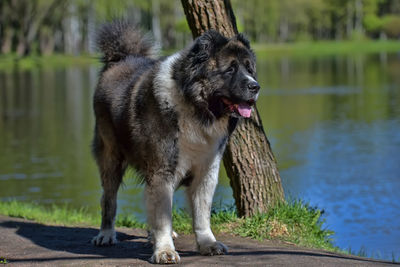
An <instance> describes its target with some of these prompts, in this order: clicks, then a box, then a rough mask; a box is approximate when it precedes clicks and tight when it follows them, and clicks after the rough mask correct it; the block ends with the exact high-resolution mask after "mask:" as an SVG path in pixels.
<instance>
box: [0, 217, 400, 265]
mask: <svg viewBox="0 0 400 267" xmlns="http://www.w3.org/2000/svg"><path fill="white" fill-rule="evenodd" d="M117 231H118V234H117V237H118V239H119V240H120V242H119V243H118V244H117V245H115V246H112V247H95V246H93V245H91V244H90V240H91V238H92V237H93V236H94V235H96V234H97V232H98V229H95V228H85V227H65V226H54V225H43V224H37V223H34V222H31V221H27V220H23V219H16V218H10V217H6V216H0V258H5V259H7V261H8V262H9V263H8V264H6V266H148V265H151V264H150V263H149V262H148V259H149V257H150V256H151V252H152V249H151V246H150V245H149V244H148V243H147V239H146V236H147V234H146V231H144V230H141V229H128V228H118V229H117ZM217 238H218V239H219V240H220V241H222V242H224V243H225V244H226V245H227V246H228V247H229V253H228V254H227V255H221V256H211V257H207V256H201V255H199V254H198V253H197V252H196V250H195V243H194V237H193V235H181V236H179V237H178V239H177V240H175V245H176V248H177V251H178V252H179V254H180V256H181V264H180V265H184V266H390V265H392V266H399V265H398V264H393V263H390V262H382V261H375V260H370V259H364V258H359V257H350V256H346V255H341V254H335V253H331V252H325V251H321V250H311V249H304V248H299V247H297V246H294V245H290V244H285V243H281V242H275V241H263V242H258V241H255V240H252V239H249V238H241V237H236V236H231V235H220V236H218V237H217Z"/></svg>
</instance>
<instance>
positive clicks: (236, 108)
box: [222, 97, 255, 118]
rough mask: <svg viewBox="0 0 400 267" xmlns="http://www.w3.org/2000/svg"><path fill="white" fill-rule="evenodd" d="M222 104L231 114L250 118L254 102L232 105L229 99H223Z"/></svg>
mask: <svg viewBox="0 0 400 267" xmlns="http://www.w3.org/2000/svg"><path fill="white" fill-rule="evenodd" d="M222 102H223V103H224V104H225V105H226V106H227V107H228V108H229V110H230V111H231V112H236V113H237V114H239V115H240V116H242V117H245V118H250V116H251V111H252V106H253V105H254V102H255V101H254V100H251V101H247V102H240V103H233V102H232V101H230V100H229V99H227V98H225V97H223V98H222Z"/></svg>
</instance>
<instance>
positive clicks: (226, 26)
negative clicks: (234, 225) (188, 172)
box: [182, 0, 284, 216]
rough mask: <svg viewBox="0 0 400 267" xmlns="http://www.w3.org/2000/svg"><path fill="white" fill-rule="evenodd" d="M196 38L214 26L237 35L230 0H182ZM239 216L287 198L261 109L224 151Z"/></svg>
mask: <svg viewBox="0 0 400 267" xmlns="http://www.w3.org/2000/svg"><path fill="white" fill-rule="evenodd" d="M182 5H183V8H184V11H185V14H186V18H187V21H188V24H189V27H190V29H191V30H192V33H193V37H197V36H199V35H200V34H201V33H203V32H204V31H206V30H209V29H215V30H217V31H219V32H221V33H222V34H223V35H225V36H227V37H232V36H234V35H235V34H237V27H236V20H235V17H234V14H233V11H232V7H231V4H230V1H229V0H224V1H222V0H221V1H214V0H182ZM223 161H224V165H225V169H226V171H227V174H228V176H229V178H230V183H231V186H232V189H233V195H234V198H235V202H236V207H237V210H238V214H239V216H251V215H254V214H255V213H257V212H266V211H267V210H268V208H269V207H270V206H271V205H273V204H275V203H277V202H278V201H282V200H283V199H284V196H283V189H282V184H281V178H280V176H279V171H278V169H277V165H276V160H275V157H274V155H273V153H272V151H271V147H270V144H269V141H268V139H267V137H266V135H265V133H264V129H263V126H262V123H261V119H260V117H259V115H258V112H257V110H256V112H253V113H252V116H251V118H250V119H246V120H241V123H239V125H238V127H237V129H236V130H235V132H234V133H233V135H232V136H231V138H230V140H229V142H228V145H227V149H226V151H225V154H224V159H223Z"/></svg>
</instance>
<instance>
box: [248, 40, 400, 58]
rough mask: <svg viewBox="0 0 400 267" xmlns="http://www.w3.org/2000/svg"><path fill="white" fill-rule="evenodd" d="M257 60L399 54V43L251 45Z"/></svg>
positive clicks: (363, 41) (324, 42) (347, 42)
mask: <svg viewBox="0 0 400 267" xmlns="http://www.w3.org/2000/svg"><path fill="white" fill-rule="evenodd" d="M252 47H253V48H254V50H255V52H256V54H257V56H258V58H265V57H282V56H289V57H290V56H295V57H310V56H324V55H339V54H353V53H355V54H363V53H378V52H399V51H400V41H391V40H388V41H375V40H360V41H318V42H299V43H280V44H260V43H258V44H253V45H252Z"/></svg>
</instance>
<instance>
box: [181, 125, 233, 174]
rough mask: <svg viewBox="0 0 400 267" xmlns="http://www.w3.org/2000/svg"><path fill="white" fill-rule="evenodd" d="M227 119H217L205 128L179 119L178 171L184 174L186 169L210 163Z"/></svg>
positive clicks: (217, 148)
mask: <svg viewBox="0 0 400 267" xmlns="http://www.w3.org/2000/svg"><path fill="white" fill-rule="evenodd" d="M227 124H228V120H227V119H226V120H224V119H223V120H221V121H217V122H215V123H214V124H212V125H211V126H209V127H207V128H205V127H204V126H201V125H199V124H198V123H197V122H194V121H193V119H191V120H189V119H186V118H182V119H181V120H180V121H179V139H178V140H179V141H178V147H179V157H178V172H179V174H180V175H182V176H184V175H185V174H186V173H187V172H188V171H191V170H193V169H197V168H199V167H200V168H203V167H206V166H208V165H209V164H211V162H213V160H214V159H215V157H216V155H217V154H218V153H219V149H220V145H221V143H222V142H223V140H224V139H225V137H226V132H227Z"/></svg>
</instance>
